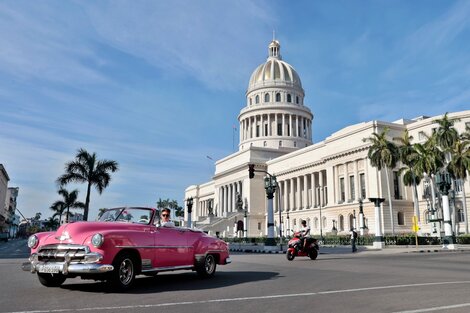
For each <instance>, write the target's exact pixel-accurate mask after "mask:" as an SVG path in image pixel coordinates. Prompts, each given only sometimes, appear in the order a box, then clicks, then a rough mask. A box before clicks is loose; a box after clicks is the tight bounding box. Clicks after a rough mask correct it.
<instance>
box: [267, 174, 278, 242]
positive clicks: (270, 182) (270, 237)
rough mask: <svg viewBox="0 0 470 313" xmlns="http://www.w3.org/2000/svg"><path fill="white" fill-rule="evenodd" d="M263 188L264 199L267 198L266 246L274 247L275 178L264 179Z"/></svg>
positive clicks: (272, 176)
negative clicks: (264, 190) (264, 191)
mask: <svg viewBox="0 0 470 313" xmlns="http://www.w3.org/2000/svg"><path fill="white" fill-rule="evenodd" d="M264 188H265V189H266V197H267V198H268V208H267V209H268V234H267V238H266V243H265V245H266V246H275V245H276V241H275V240H274V211H273V199H274V192H275V191H276V188H277V181H276V176H274V175H269V174H268V176H266V177H265V178H264Z"/></svg>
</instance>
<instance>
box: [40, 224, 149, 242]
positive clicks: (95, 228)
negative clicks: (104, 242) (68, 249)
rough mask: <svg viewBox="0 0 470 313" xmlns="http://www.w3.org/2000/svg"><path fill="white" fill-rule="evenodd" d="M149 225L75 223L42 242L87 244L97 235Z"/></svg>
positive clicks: (50, 235) (63, 226)
mask: <svg viewBox="0 0 470 313" xmlns="http://www.w3.org/2000/svg"><path fill="white" fill-rule="evenodd" d="M149 227H150V226H149V225H141V224H132V223H122V222H75V223H69V224H64V225H62V226H60V227H59V229H57V231H56V232H55V233H50V234H49V235H48V236H47V238H45V240H44V241H43V242H42V245H44V244H57V243H67V244H80V245H82V244H85V242H86V240H87V239H88V238H90V237H91V236H93V235H94V234H96V233H101V234H105V233H108V232H110V231H133V230H134V231H136V230H140V231H141V230H143V229H144V228H149Z"/></svg>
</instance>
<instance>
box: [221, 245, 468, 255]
mask: <svg viewBox="0 0 470 313" xmlns="http://www.w3.org/2000/svg"><path fill="white" fill-rule="evenodd" d="M454 247H455V249H453V250H451V249H444V248H443V247H442V246H441V245H438V246H429V245H426V246H424V245H422V246H418V247H416V246H386V247H385V248H384V249H375V248H373V247H372V246H357V252H355V253H354V254H400V253H436V252H470V245H454ZM286 248H287V246H286V245H282V250H281V248H280V247H279V245H278V246H277V247H271V249H265V248H264V246H263V245H247V244H232V245H230V251H231V252H245V253H267V254H279V253H286ZM320 254H353V253H352V252H351V246H350V245H345V246H328V245H327V246H320Z"/></svg>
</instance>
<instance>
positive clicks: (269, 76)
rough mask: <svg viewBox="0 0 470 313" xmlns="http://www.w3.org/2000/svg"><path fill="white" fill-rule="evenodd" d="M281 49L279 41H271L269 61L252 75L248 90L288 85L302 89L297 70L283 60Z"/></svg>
mask: <svg viewBox="0 0 470 313" xmlns="http://www.w3.org/2000/svg"><path fill="white" fill-rule="evenodd" d="M280 48H281V45H280V44H279V41H277V40H273V41H271V43H270V44H269V46H268V50H269V56H268V59H267V60H266V62H265V63H263V64H261V65H259V66H258V67H257V68H256V69H255V70H254V72H253V74H251V78H250V82H249V85H248V90H252V89H255V88H259V87H265V86H267V85H276V86H282V85H287V86H295V87H298V88H300V89H301V88H302V83H301V81H300V78H299V75H298V74H297V72H296V71H295V69H294V68H293V67H292V66H291V65H290V64H289V63H287V62H284V61H283V60H282V58H281V54H280Z"/></svg>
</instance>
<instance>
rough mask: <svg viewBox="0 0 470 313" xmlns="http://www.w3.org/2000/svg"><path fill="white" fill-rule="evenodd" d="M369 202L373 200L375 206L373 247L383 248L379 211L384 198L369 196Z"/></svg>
mask: <svg viewBox="0 0 470 313" xmlns="http://www.w3.org/2000/svg"><path fill="white" fill-rule="evenodd" d="M369 201H370V202H374V207H375V239H374V248H377V249H383V248H384V247H385V241H384V237H383V235H382V216H381V215H382V214H381V212H380V204H381V203H382V202H384V201H385V199H384V198H369Z"/></svg>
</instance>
